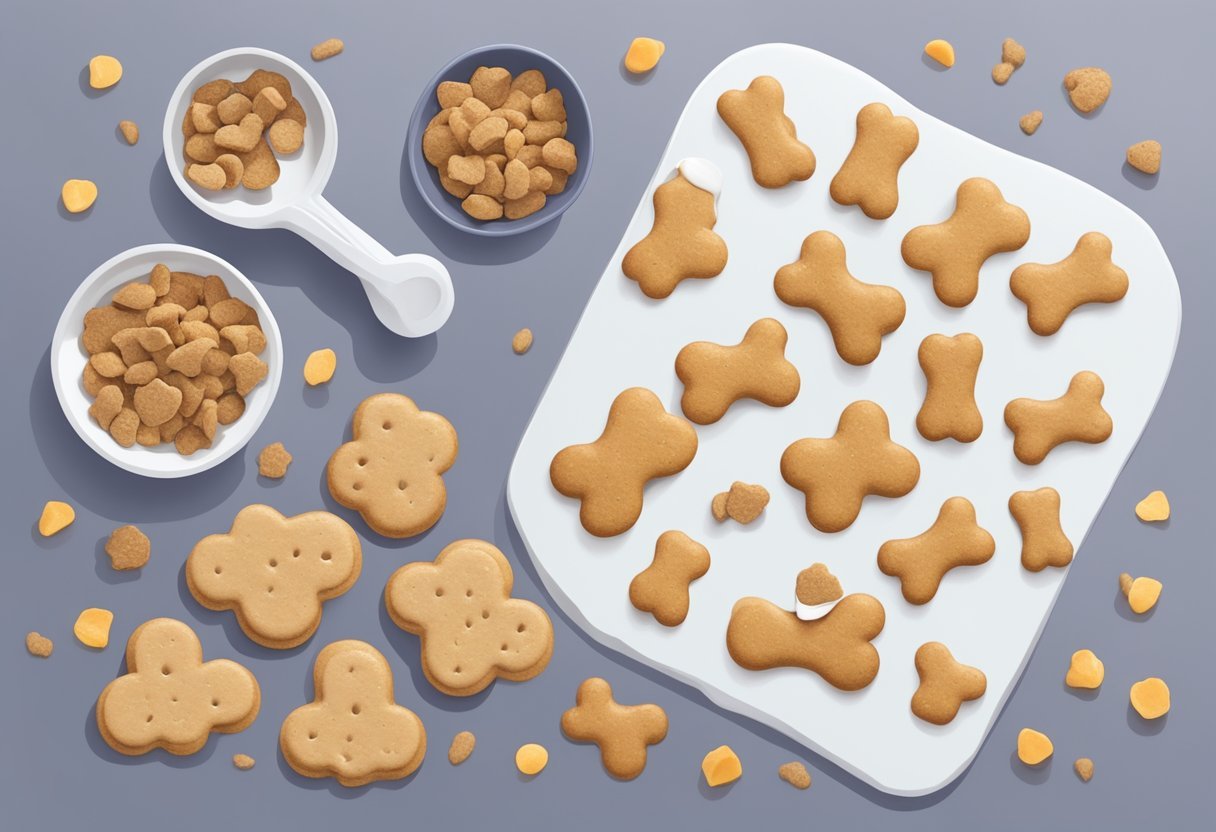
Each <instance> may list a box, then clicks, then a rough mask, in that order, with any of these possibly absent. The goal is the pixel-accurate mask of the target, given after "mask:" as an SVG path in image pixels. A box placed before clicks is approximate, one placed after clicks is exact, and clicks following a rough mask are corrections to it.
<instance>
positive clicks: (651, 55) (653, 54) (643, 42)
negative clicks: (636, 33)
mask: <svg viewBox="0 0 1216 832" xmlns="http://www.w3.org/2000/svg"><path fill="white" fill-rule="evenodd" d="M666 51H667V44H665V43H663V41H661V40H655V39H654V38H634V39H633V42H632V43H631V44H629V51H628V52H626V53H625V69H627V70H629V71H630V72H632V73H633V74H634V75H641V74H642V73H643V72H650V70H652V69H654V68H655V67H656V66H658V65H659V58H662V57H663V53H664V52H666Z"/></svg>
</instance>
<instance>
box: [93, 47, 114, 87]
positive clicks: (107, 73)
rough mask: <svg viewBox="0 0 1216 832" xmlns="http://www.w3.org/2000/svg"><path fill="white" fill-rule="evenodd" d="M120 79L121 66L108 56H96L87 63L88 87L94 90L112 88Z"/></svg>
mask: <svg viewBox="0 0 1216 832" xmlns="http://www.w3.org/2000/svg"><path fill="white" fill-rule="evenodd" d="M120 78H122V64H121V63H119V62H118V58H115V57H112V56H110V55H96V56H94V58H93V59H92V60H91V61H89V86H90V87H92V88H93V89H95V90H104V89H106V88H107V87H112V86H114V85H115V84H117V83H118V81H119V79H120Z"/></svg>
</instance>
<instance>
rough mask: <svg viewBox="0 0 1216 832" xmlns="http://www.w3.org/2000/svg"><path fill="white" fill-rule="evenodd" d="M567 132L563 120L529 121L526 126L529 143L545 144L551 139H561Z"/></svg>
mask: <svg viewBox="0 0 1216 832" xmlns="http://www.w3.org/2000/svg"><path fill="white" fill-rule="evenodd" d="M565 133H566V125H565V123H564V122H561V121H537V120H533V121H529V122H528V124H527V125H526V126H525V127H524V140H525V141H527V143H528V144H535V145H542V146H543V145H544V144H545V143H546V142H548V141H549V140H551V139H560V138H561V137H562V136H563V135H565ZM529 167H531V165H529Z"/></svg>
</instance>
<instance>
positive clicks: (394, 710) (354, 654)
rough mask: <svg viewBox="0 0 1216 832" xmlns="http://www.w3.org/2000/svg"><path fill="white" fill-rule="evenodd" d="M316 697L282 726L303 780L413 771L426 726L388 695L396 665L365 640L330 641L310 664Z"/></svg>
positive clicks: (394, 776)
mask: <svg viewBox="0 0 1216 832" xmlns="http://www.w3.org/2000/svg"><path fill="white" fill-rule="evenodd" d="M312 684H313V691H314V695H313V701H312V702H309V703H308V704H306V705H301V706H300V707H298V708H296V709H295V710H294V711H292V712H291V713H289V714H288V715H287V718H286V719H284V720H283V726H282V728H280V729H279V749H280V750H281V751H282V752H283V759H285V760H286V761H287V764H288V765H290V766H291V767H292V768H293V769H294V770H295V771H296V772H297V773H299V774H302V775H303V776H305V777H333V778H335V779H337V781H338V782H339V783H341V784H342V785H343V786H347V787H351V788H353V787H356V786H365V785H367V784H368V783H372V782H375V781H377V780H400V779H401V778H402V777H408V776H409V775H410V774H413V773H414V771H415V770H416V769H417V768H418V766H420V765H422V759H423V757H425V756H426V728H425V727H423V725H422V720H421V719H419V718H418V715H417V714H416V713H414V712H413V711H411V710H410V709H409V708H405V707H402V706H401V705H398V704H397V702H396V700H395V699H394V698H393V670H392V668H391V667H389V664H388V662H387V661H385V659H384V656H383V655H381V654H380V651H378V650H377V649H376V648H374V647H372V646H371V645H370V644H367V643H366V642H362V641H354V640H347V641H335V642H333V643H332V644H329V645H327V646H326V647H325V649H324V650H322V651H321V652H320V653H318V654H317V660H316V662H315V663H314V664H313V667H312Z"/></svg>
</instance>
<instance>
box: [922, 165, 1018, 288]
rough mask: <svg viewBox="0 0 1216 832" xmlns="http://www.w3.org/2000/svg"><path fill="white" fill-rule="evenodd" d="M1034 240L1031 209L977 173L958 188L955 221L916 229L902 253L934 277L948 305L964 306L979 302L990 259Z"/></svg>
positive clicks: (951, 216) (951, 219)
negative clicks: (983, 271)
mask: <svg viewBox="0 0 1216 832" xmlns="http://www.w3.org/2000/svg"><path fill="white" fill-rule="evenodd" d="M1028 239H1030V219H1029V218H1028V217H1027V216H1026V212H1025V211H1023V210H1022V209H1021V208H1019V207H1017V206H1016V205H1012V204H1010V203H1008V202H1006V201H1005V199H1004V197H1002V196H1001V190H1000V188H998V187H997V186H996V185H994V184H992V183H991V182H989V181H988V180H987V179H980V178H978V177H976V178H972V179H968V180H966V181H965V182H963V184H961V185H959V186H958V195H957V197H956V202H955V207H954V213H953V214H951V215H950V218H949V219H947V220H945V221H944V222H940V223H938V224H937V225H919V226H917V227H916V228H913V229H912V230H911V231H909V232H908V233H907V234H906V235H905V236H904V240H903V244H902V246H901V251H902V253H903V258H904V262H905V263H907V264H908V265H909V266H911V267H912V268H914V269H919V270H921V271H926V272H929V273H930V274H931V275H932V276H933V291H934V292H936V293H937V297H938V299H939V300H940V301H941V302H942V303H944V304H946V305H947V306H954V307H961V306H966V305H967V304H969V303H971V301H973V300H975V295H976V293H977V292H978V291H979V286H980V267H981V266H982V265H984V261H985V260H987V259H988V258H989V257H991V256H992V255H994V254H996V253H998V252H1002V251H1016V250H1017V249H1019V248H1021V247H1022V246H1024V245H1026V241H1027V240H1028Z"/></svg>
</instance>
